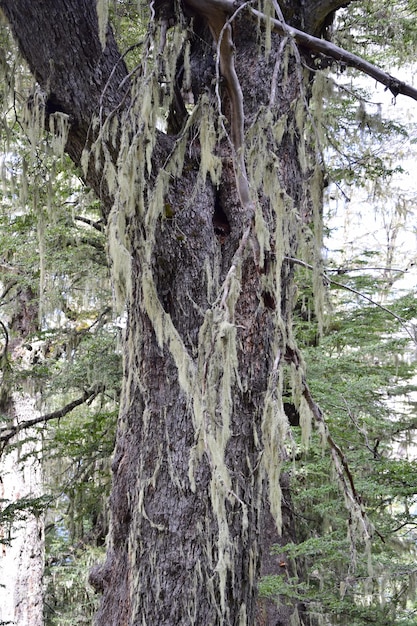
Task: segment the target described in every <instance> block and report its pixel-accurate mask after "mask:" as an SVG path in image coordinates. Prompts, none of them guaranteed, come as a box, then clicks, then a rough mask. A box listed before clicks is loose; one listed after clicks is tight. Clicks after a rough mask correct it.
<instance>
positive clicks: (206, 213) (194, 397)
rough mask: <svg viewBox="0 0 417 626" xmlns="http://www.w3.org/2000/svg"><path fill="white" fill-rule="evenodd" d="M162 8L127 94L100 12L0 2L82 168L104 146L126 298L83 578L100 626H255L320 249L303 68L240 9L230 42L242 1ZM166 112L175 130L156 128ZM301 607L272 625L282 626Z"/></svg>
mask: <svg viewBox="0 0 417 626" xmlns="http://www.w3.org/2000/svg"><path fill="white" fill-rule="evenodd" d="M265 4H267V3H265ZM272 4H273V3H271V5H272ZM282 4H283V6H284V7H285V16H286V18H287V19H288V20H289V21H290V22H291V23H292V24H293V25H295V26H297V27H303V25H305V24H306V23H307V20H306V19H304V16H308V23H309V24H313V23H314V24H315V28H316V29H318V28H319V27H320V25H321V24H322V23H323V20H324V19H325V17H326V15H327V13H328V12H329V11H330V10H333V9H334V8H336V5H340V4H342V3H336V2H330V1H329V2H302V1H300V2H298V1H292V2H285V3H282ZM343 4H346V3H343ZM152 5H153V11H152V16H154V17H155V19H158V18H159V17H161V19H162V18H163V19H165V20H166V23H167V24H170V25H171V24H172V23H173V22H174V21H176V23H177V24H176V26H175V27H174V31H175V33H176V35H173V36H172V37H168V38H167V39H166V40H165V39H164V36H163V29H161V30H157V38H156V42H154V43H153V45H149V46H148V47H147V48H146V49H145V51H144V56H145V57H146V55H147V57H146V58H147V64H144V69H143V72H142V74H140V77H139V79H138V80H137V83H136V84H135V85H134V86H133V90H132V92H131V93H129V94H127V93H126V85H127V84H128V83H127V80H124V79H125V78H126V68H125V66H124V63H123V62H121V61H120V59H119V58H118V55H117V50H116V48H115V43H114V40H113V37H112V35H111V33H110V32H109V33H108V39H107V47H106V48H105V50H104V51H102V49H101V47H100V42H99V37H98V22H97V16H96V14H95V3H94V2H91V1H88V0H43V2H41V3H33V2H32V0H30V1H29V0H0V6H1V7H2V8H3V10H4V12H5V14H6V16H7V17H8V19H9V20H10V22H11V25H12V28H13V30H14V32H15V35H16V37H17V40H18V42H19V46H20V48H21V50H22V52H23V54H24V55H25V57H26V58H27V59H28V60H29V64H30V67H31V69H32V71H33V73H34V75H35V77H36V78H37V80H38V81H39V82H40V83H41V86H42V87H43V88H44V89H45V90H46V91H47V95H48V100H47V102H51V103H52V104H53V106H54V107H55V108H56V109H57V110H60V111H63V112H65V113H66V114H68V115H69V121H70V132H69V137H68V142H67V150H68V152H69V154H70V155H71V156H72V158H73V159H74V161H75V162H76V163H78V164H79V163H80V162H81V155H82V152H83V150H84V148H85V147H87V148H91V147H92V146H93V143H94V142H95V141H97V140H100V141H101V144H100V152H99V157H98V161H97V163H96V164H94V165H93V163H92V157H90V165H89V166H85V168H84V172H85V177H86V180H87V181H88V182H89V184H92V185H93V186H94V188H95V189H96V191H97V193H98V194H99V196H100V197H101V198H102V200H103V213H104V215H105V216H106V217H108V226H109V248H110V253H111V255H112V263H113V269H114V276H115V281H116V286H117V288H118V290H119V292H120V293H122V294H123V295H125V296H126V298H127V309H128V323H127V329H126V336H125V355H124V391H123V398H122V405H121V410H120V419H119V427H118V435H117V444H116V450H115V455H114V462H113V473H114V477H113V487H112V495H111V511H112V525H111V534H110V541H109V548H108V555H107V560H106V563H105V564H104V565H103V566H102V567H101V568H98V569H96V570H95V571H94V572H93V574H92V582H93V584H94V585H95V586H96V587H97V588H100V589H101V590H103V600H102V604H101V609H100V611H99V614H98V617H97V624H107V625H109V626H111V625H114V626H116V625H119V626H120V625H122V624H123V625H124V624H126V625H130V626H139V625H140V624H146V625H147V626H152V625H155V626H164V625H165V626H174V625H185V624H198V625H199V626H202V625H204V624H207V625H210V626H214V625H216V624H219V625H220V624H225V625H226V624H239V625H244V624H254V623H255V619H256V611H257V608H256V602H257V591H256V590H257V581H258V577H259V574H260V571H261V556H262V554H265V555H266V556H268V557H269V547H270V545H271V544H272V543H274V542H276V541H278V531H279V530H280V527H281V511H280V505H281V490H280V485H279V476H280V467H281V465H282V462H283V460H284V458H285V451H284V440H285V435H286V432H287V428H288V423H287V419H286V416H285V413H284V408H283V399H282V398H283V394H284V393H291V391H293V393H294V395H295V397H296V400H297V394H298V400H299V396H300V388H299V385H300V376H299V371H298V369H297V368H299V363H298V362H296V363H295V365H294V362H295V359H294V358H293V356H294V353H295V351H296V347H295V344H294V340H293V337H292V332H291V311H292V306H293V301H294V297H295V293H294V285H293V264H292V263H291V261H290V259H291V258H292V257H294V256H296V254H297V253H298V249H299V244H300V242H302V243H303V244H304V246H305V248H306V249H308V248H309V249H310V251H314V250H315V249H317V248H318V247H319V244H320V202H321V172H320V163H319V160H318V159H317V157H316V155H315V154H314V151H313V148H314V146H313V143H312V139H311V134H310V131H311V127H312V122H311V119H310V117H309V112H308V102H309V100H310V96H311V81H312V74H311V72H310V71H309V70H307V69H305V66H306V65H308V63H311V59H310V58H309V55H308V53H307V52H303V51H300V52H299V51H297V49H295V48H294V46H293V43H292V41H291V38H287V39H284V38H282V37H279V36H277V35H274V34H271V33H269V32H268V29H266V31H265V29H264V28H263V26H261V25H260V24H259V23H256V22H254V21H253V20H252V17H251V16H250V14H249V12H248V11H244V10H241V11H238V12H237V15H236V16H235V17H234V18H233V21H232V28H230V27H229V25H228V24H227V23H226V13H227V11H228V7H229V8H230V6H229V5H234V3H233V2H232V3H230V2H226V1H225V2H209V1H206V2H201V3H198V2H194V1H193V2H191V1H190V2H184V8H185V9H186V11H185V13H186V16H185V17H184V15H181V13H180V11H179V9H178V8H173V7H172V6H171V3H167V2H155V3H152ZM219 7H220V8H219ZM312 8H314V9H316V10H317V11H319V12H318V13H317V15H318V16H319V18H317V19H316V21H314V20H313V19H312V17H313V16H312V14H311V10H312ZM270 10H271V11H272V7H270ZM190 17H192V21H190ZM185 21H187V24H188V29H189V30H188V32H192V33H193V34H192V35H191V37H190V38H189V41H190V48H189V49H187V47H186V46H183V40H182V39H181V37H180V35H181V30H182V34H183V35H184V34H185V31H184V23H185ZM33 24H36V25H37V27H36V28H33ZM37 33H41V37H40V36H38V35H37ZM216 39H217V40H218V44H216ZM216 45H217V50H218V55H217V56H216V54H215V52H216ZM158 46H159V50H160V54H159V56H158V57H156V56H155V52H154V51H155V50H157V49H158ZM234 46H235V47H236V51H235V52H234ZM216 58H218V59H219V66H218V67H217V65H216ZM188 59H189V60H188ZM300 61H303V62H304V66H303V65H301V64H300ZM145 65H146V67H145ZM234 66H235V67H236V73H235V67H234ZM220 74H222V76H223V79H220ZM191 91H192V92H193V97H194V101H195V103H196V107H195V109H194V113H193V118H192V119H191V120H189V121H188V123H187V125H186V126H184V124H186V120H185V119H183V116H185V114H186V108H185V107H184V106H182V105H181V98H182V96H184V93H185V92H187V96H189V95H190V92H191ZM160 98H162V102H163V104H164V105H166V106H167V108H169V109H170V114H169V116H168V133H162V132H158V131H154V127H155V125H156V122H157V117H158V114H159V104H160ZM220 101H221V103H222V104H221V108H222V111H220ZM242 103H243V111H244V131H245V135H244V145H243V134H242V132H241V131H242V128H241V122H242V120H241V119H240V116H241V113H242V111H241V105H242ZM94 116H95V119H96V120H97V119H101V122H102V124H101V125H100V124H97V123H95V124H93V125H92V126H90V122H91V120H92V119H93V118H94ZM100 116H101V117H100ZM109 116H110V118H109ZM107 119H110V120H114V119H116V123H114V124H113V126H112V129H113V130H112V131H111V133H110V131H108V128H110V124H109V123H107V122H106V120H107ZM106 124H107V126H106ZM179 128H181V129H182V130H181V131H180V132H179V134H177V135H173V134H169V133H170V132H171V131H172V132H174V131H173V129H175V132H177V130H178V129H179ZM91 129H96V130H91ZM100 131H101V132H100ZM311 223H314V228H315V233H313V231H312V230H311V229H310V227H309V225H310V224H311ZM310 256H314V254H313V252H311V255H310ZM291 362H293V364H292V365H291ZM290 368H292V374H291V375H289V374H288V370H289V369H290ZM271 520H273V523H274V527H273V530H272V524H271ZM265 529H267V531H266V532H265ZM265 563H266V561H265ZM267 566H268V568H269V569H271V568H272V569H273V567H274V563H273V560H271V559H269V558H268V565H265V567H264V568H263V572H264V573H266V572H267V571H268V569H267ZM279 571H280V569H279V565H278V563H276V573H279ZM268 610H269V609H268ZM292 610H293V609H291V611H292ZM291 611H288V610H287V609H285V610H284V609H283V611H282V613H281V614H280V613H279V612H278V614H275V615H274V613H273V612H270V614H269V617H268V618H267V619H268V621H267V622H266V623H268V624H287V623H289V619H290V617H289V613H291ZM261 619H264V618H262V614H259V616H258V620H259V623H262V622H261Z"/></svg>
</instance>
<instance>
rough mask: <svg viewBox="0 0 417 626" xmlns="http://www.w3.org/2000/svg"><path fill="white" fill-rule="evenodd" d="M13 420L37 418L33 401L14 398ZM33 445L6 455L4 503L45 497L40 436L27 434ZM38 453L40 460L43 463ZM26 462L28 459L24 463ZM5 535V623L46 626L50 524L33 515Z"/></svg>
mask: <svg viewBox="0 0 417 626" xmlns="http://www.w3.org/2000/svg"><path fill="white" fill-rule="evenodd" d="M9 414H10V418H11V419H12V420H13V422H14V423H16V424H22V423H24V422H25V421H27V420H29V419H31V418H33V417H34V415H35V414H36V409H35V407H34V402H33V401H32V400H31V398H29V397H28V396H24V395H22V394H13V397H12V398H11V401H10V404H9ZM28 436H29V441H28V442H25V443H22V442H21V443H20V444H19V448H17V449H15V450H13V451H10V452H8V454H4V456H3V457H2V463H1V476H0V502H2V506H3V507H6V506H7V505H11V506H13V504H14V503H16V502H18V501H19V500H21V499H24V498H36V497H40V496H41V495H42V469H41V460H40V454H41V453H40V445H39V443H36V432H32V433H31V432H30V430H29V431H26V432H25V434H24V437H25V438H26V437H28ZM37 453H38V454H39V458H37ZM22 459H23V460H22ZM4 530H5V526H4V525H3V528H2V533H1V536H0V539H1V544H0V554H1V557H0V623H2V624H3V623H4V624H19V626H41V625H42V624H43V623H44V622H43V600H42V597H43V592H42V585H43V568H44V519H43V515H41V514H39V515H37V516H35V515H34V514H33V513H30V512H28V513H27V514H26V515H24V517H23V519H22V520H19V521H18V522H16V525H15V526H14V527H13V528H11V529H10V533H9V534H7V533H5V532H4Z"/></svg>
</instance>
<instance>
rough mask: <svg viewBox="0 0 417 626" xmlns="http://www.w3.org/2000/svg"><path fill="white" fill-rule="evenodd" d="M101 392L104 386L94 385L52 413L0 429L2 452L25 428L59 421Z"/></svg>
mask: <svg viewBox="0 0 417 626" xmlns="http://www.w3.org/2000/svg"><path fill="white" fill-rule="evenodd" d="M103 390H104V386H103V385H102V384H97V385H94V386H93V387H91V388H90V389H86V390H85V391H84V393H83V395H82V396H81V397H80V398H77V399H76V400H73V401H72V402H69V403H68V404H66V405H65V406H64V407H62V408H60V409H57V410H56V411H52V413H47V414H46V415H41V416H40V417H35V418H33V419H31V420H27V421H25V422H20V423H19V424H13V425H8V426H3V427H2V428H0V442H1V443H2V450H3V449H4V447H5V445H6V444H7V443H8V442H9V441H10V439H12V438H13V437H14V436H15V435H17V433H19V432H20V431H21V430H26V429H27V428H31V427H32V426H36V425H37V424H42V423H44V424H46V422H49V421H51V420H54V419H60V418H61V417H64V416H65V415H67V414H68V413H70V412H71V411H73V410H74V409H75V408H77V406H80V405H81V404H85V403H86V402H89V401H92V400H94V398H96V397H97V396H98V395H99V394H100V393H101V392H102V391H103Z"/></svg>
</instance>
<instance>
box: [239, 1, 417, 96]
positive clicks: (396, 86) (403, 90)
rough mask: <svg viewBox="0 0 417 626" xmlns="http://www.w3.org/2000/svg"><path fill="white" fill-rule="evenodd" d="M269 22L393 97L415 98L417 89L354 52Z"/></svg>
mask: <svg viewBox="0 0 417 626" xmlns="http://www.w3.org/2000/svg"><path fill="white" fill-rule="evenodd" d="M250 12H251V13H252V15H253V16H255V17H256V18H257V19H260V20H261V21H266V19H267V18H266V16H265V15H264V14H263V13H261V12H260V11H257V10H256V9H250ZM268 19H270V18H268ZM271 24H272V27H273V29H274V30H275V32H277V33H279V34H281V35H287V36H290V37H293V38H294V39H295V41H296V42H297V43H298V44H300V45H302V46H305V47H306V48H308V49H309V50H312V51H313V52H318V53H319V54H323V55H325V56H327V57H330V58H332V59H336V61H341V62H342V63H345V64H346V65H348V66H349V67H354V68H355V69H357V70H360V71H361V72H363V73H364V74H367V75H368V76H371V77H372V78H374V79H375V80H376V81H378V82H379V83H382V85H385V86H386V87H387V89H389V90H390V91H391V93H392V94H393V95H394V97H395V96H398V94H401V95H403V96H408V97H409V98H413V100H417V89H415V88H414V87H411V85H407V84H406V83H404V82H402V81H401V80H398V78H395V77H394V76H391V74H387V73H386V72H384V71H383V70H381V69H380V68H379V67H376V65H373V64H372V63H369V61H365V59H362V58H361V57H358V56H357V55H356V54H353V53H352V52H348V51H347V50H344V49H343V48H339V46H335V45H334V44H332V43H330V42H329V41H325V40H324V39H319V38H318V37H313V35H309V34H307V33H305V32H303V31H302V30H298V29H297V28H292V27H291V26H288V24H285V23H284V22H280V21H279V20H275V19H271Z"/></svg>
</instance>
